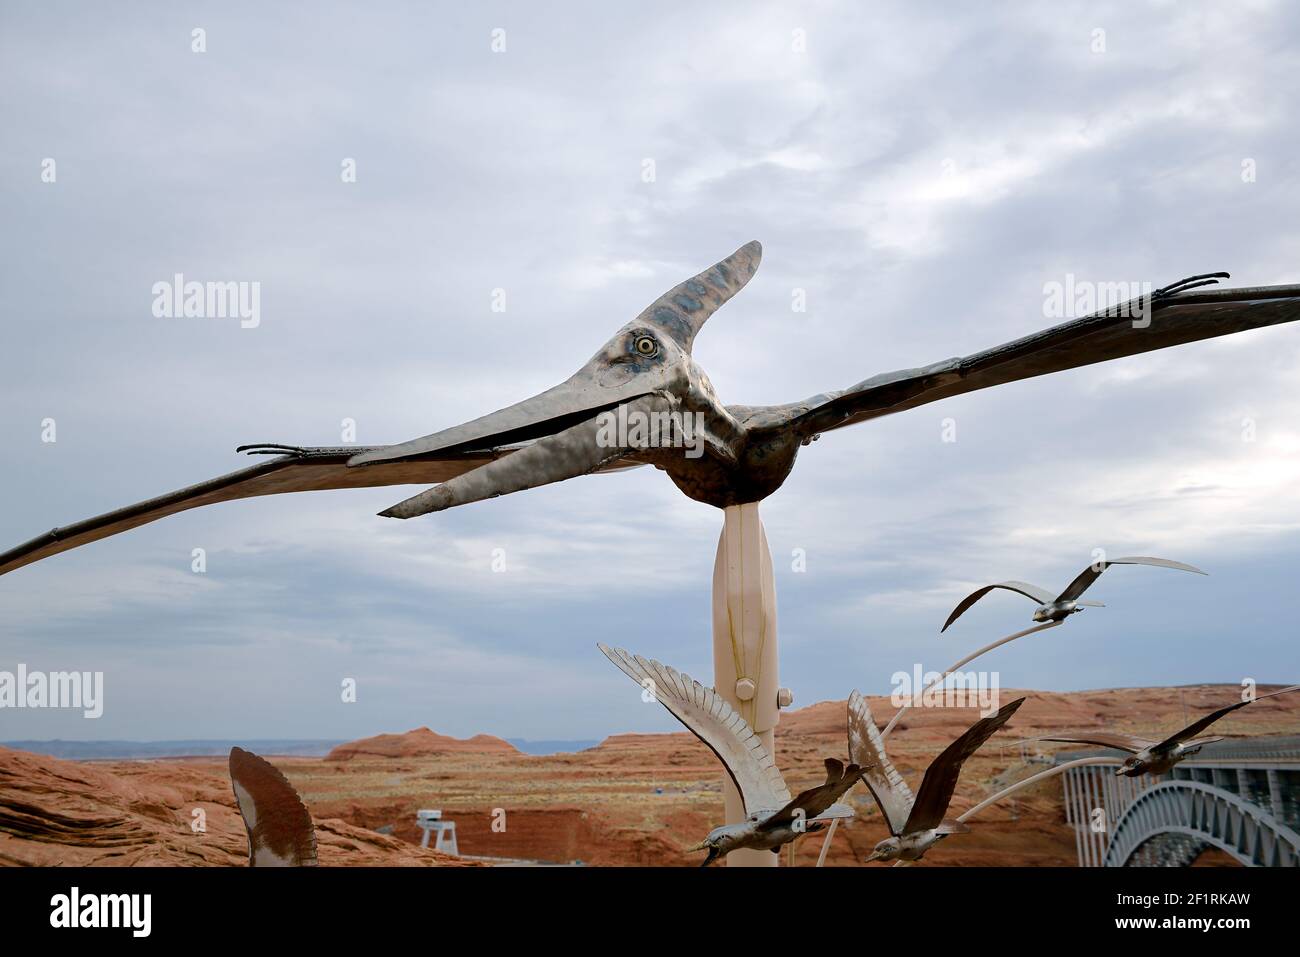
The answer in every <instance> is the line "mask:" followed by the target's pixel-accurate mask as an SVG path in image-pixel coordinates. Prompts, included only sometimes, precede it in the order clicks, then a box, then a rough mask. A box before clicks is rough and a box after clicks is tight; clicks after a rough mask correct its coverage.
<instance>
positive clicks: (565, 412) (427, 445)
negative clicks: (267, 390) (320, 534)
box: [348, 369, 648, 465]
mask: <svg viewBox="0 0 1300 957" xmlns="http://www.w3.org/2000/svg"><path fill="white" fill-rule="evenodd" d="M583 371H584V372H585V369H584V370H583ZM646 391H648V390H647V389H646V387H645V385H644V384H643V383H640V382H637V381H631V382H628V383H625V384H624V385H623V387H621V388H618V387H616V388H605V387H602V386H601V385H600V384H599V383H598V382H597V381H596V380H595V379H593V378H592V377H591V376H589V375H584V374H583V373H582V372H579V373H578V374H577V375H574V376H572V377H570V378H569V379H567V380H565V381H564V382H561V383H560V384H559V385H557V386H553V387H552V388H550V389H547V390H546V391H545V392H539V393H538V394H537V395H535V396H533V397H532V398H529V399H524V400H523V401H522V402H516V403H515V404H514V405H509V406H506V407H505V408H504V409H498V410H497V411H496V412H490V413H488V414H487V415H481V416H479V417H478V418H477V419H473V420H471V421H469V422H464V423H462V424H460V425H455V426H452V427H451V428H449V429H443V430H442V431H441V432H435V433H433V434H432V435H426V436H424V437H423V438H419V439H412V440H411V441H410V442H402V443H400V444H398V445H390V446H386V447H383V448H378V449H372V450H371V451H369V452H361V453H358V454H357V455H354V456H352V458H350V459H348V465H369V464H371V463H374V462H391V461H393V460H395V459H410V458H418V457H420V456H422V455H432V454H434V453H448V452H452V451H454V450H456V449H460V448H463V449H467V450H468V449H485V448H499V447H501V446H506V445H515V444H518V443H520V442H527V441H530V440H532V439H536V438H540V437H542V436H547V435H554V434H556V433H557V432H560V431H562V430H563V429H565V428H567V427H568V426H571V425H573V424H574V423H575V422H580V421H582V420H584V419H588V418H590V417H592V416H594V415H596V414H597V413H599V412H600V411H602V410H603V409H608V408H612V407H614V406H617V405H618V404H619V403H620V402H625V401H627V400H629V399H635V398H638V397H639V396H641V395H643V394H645V392H646Z"/></svg>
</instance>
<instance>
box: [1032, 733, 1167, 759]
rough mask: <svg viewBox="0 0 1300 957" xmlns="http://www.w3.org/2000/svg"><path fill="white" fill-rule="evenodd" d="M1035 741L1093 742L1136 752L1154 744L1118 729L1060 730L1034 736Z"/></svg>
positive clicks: (1104, 746)
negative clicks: (1037, 736) (1054, 732)
mask: <svg viewBox="0 0 1300 957" xmlns="http://www.w3.org/2000/svg"><path fill="white" fill-rule="evenodd" d="M1035 740H1037V741H1059V742H1061V743H1062V744H1095V745H1097V746H1098V747H1100V748H1118V749H1119V750H1121V751H1130V752H1132V753H1133V754H1137V753H1138V752H1139V751H1145V750H1146V749H1147V748H1149V747H1152V746H1154V745H1155V742H1154V741H1152V740H1150V739H1149V738H1139V737H1137V736H1136V735H1132V734H1124V733H1122V732H1120V731H1062V732H1061V733H1059V734H1053V735H1052V736H1051V737H1042V738H1036V739H1035Z"/></svg>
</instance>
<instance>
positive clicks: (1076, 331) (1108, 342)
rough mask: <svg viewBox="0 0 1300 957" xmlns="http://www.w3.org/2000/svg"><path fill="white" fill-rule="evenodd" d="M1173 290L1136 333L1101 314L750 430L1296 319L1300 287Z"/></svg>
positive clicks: (818, 421)
mask: <svg viewBox="0 0 1300 957" xmlns="http://www.w3.org/2000/svg"><path fill="white" fill-rule="evenodd" d="M1220 275H1222V274H1220ZM1177 286H1182V287H1183V288H1184V289H1185V290H1187V291H1182V292H1178V291H1174V292H1170V293H1167V294H1163V295H1162V294H1161V293H1159V292H1158V293H1157V294H1156V296H1155V300H1154V302H1153V303H1152V304H1151V306H1150V312H1149V313H1148V315H1147V318H1149V324H1148V325H1146V326H1145V327H1144V328H1143V327H1135V325H1134V318H1133V314H1132V312H1126V311H1125V310H1124V309H1122V308H1121V309H1108V310H1103V311H1101V312H1098V313H1095V314H1093V315H1091V316H1087V317H1085V318H1082V319H1076V320H1074V321H1072V322H1065V323H1061V324H1060V325H1057V326H1053V327H1052V328H1050V329H1044V330H1042V331H1041V332H1035V333H1032V334H1031V335H1028V336H1025V337H1024V338H1022V339H1016V340H1014V341H1012V342H1008V343H1005V344H1003V345H1000V346H994V347H993V348H991V349H986V350H984V351H983V352H976V353H974V354H972V355H969V356H966V357H964V358H953V359H946V360H944V361H943V362H936V363H934V364H932V365H928V366H922V367H920V368H916V369H902V370H899V371H897V372H887V373H883V374H881V375H876V376H872V377H871V378H870V379H867V380H865V381H863V382H860V383H858V384H857V385H855V386H851V387H849V388H848V389H844V390H842V391H838V392H827V393H822V394H821V395H816V396H813V397H812V398H810V399H807V400H805V401H803V402H796V403H791V404H789V405H784V406H772V407H769V408H767V409H765V410H763V411H764V414H763V416H762V417H761V420H760V421H759V422H756V427H757V428H758V429H759V430H764V429H771V430H776V431H786V430H788V429H794V430H796V432H797V433H798V434H800V435H802V436H810V435H814V434H816V433H819V432H826V431H829V430H831V429H838V428H842V427H843V426H846V425H853V424H854V423H857V422H865V421H867V420H868V419H874V418H878V417H880V416H883V415H890V414H892V413H895V412H902V411H904V410H906V409H912V408H915V407H916V406H919V405H924V404H926V403H928V402H937V401H938V400H940V399H947V398H949V397H951V396H955V395H962V394H964V393H967V392H974V391H976V390H978V389H987V388H989V387H991V386H996V385H1002V384H1004V383H1007V382H1016V381H1018V380H1021V379H1031V378H1034V377H1035V376H1040V375H1047V374H1048V373H1051V372H1062V371H1065V370H1066V369H1076V368H1078V367H1080V366H1086V365H1092V364H1093V363H1095V362H1106V361H1108V360H1110V359H1119V358H1123V357H1124V356H1132V355H1138V354H1140V353H1143V352H1151V351H1153V350H1155V349H1164V348H1167V347H1169V346H1176V345H1182V344H1184V343H1188V342H1197V341H1200V340H1202V339H1213V338H1215V337H1217V336H1226V335H1230V334H1232V333H1235V332H1244V331H1245V330H1248V329H1258V328H1262V327H1264V326H1272V325H1277V324H1279V323H1284V322H1293V321H1295V320H1296V319H1300V285H1288V286H1256V287H1253V288H1242V289H1204V288H1196V289H1192V288H1190V286H1191V284H1190V283H1187V282H1184V283H1178V284H1175V286H1173V287H1169V288H1170V289H1171V290H1173V289H1175V287H1177Z"/></svg>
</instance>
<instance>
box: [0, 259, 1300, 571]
mask: <svg viewBox="0 0 1300 957" xmlns="http://www.w3.org/2000/svg"><path fill="white" fill-rule="evenodd" d="M760 256H761V248H760V246H759V244H758V243H757V242H752V243H749V244H747V245H745V246H742V247H741V248H740V249H738V250H737V251H736V252H734V253H732V254H731V255H730V256H728V257H727V258H726V259H724V260H722V261H721V262H719V263H717V264H716V265H714V266H712V267H710V268H709V269H706V270H705V271H704V272H702V273H700V274H699V275H697V276H695V277H694V278H691V279H688V280H686V281H685V282H684V283H682V284H681V285H679V286H677V287H675V288H673V289H671V290H669V291H668V292H667V293H665V294H664V295H663V296H661V297H660V298H659V299H657V300H655V302H653V303H651V304H650V305H649V306H648V307H647V308H646V309H645V310H644V311H643V312H642V313H641V314H640V315H639V316H637V317H636V318H635V319H633V320H632V321H631V322H630V323H628V324H627V325H625V326H624V327H623V328H622V329H620V330H619V331H618V332H617V333H616V334H615V335H614V337H613V338H612V339H610V340H609V341H608V342H607V343H606V344H605V345H604V346H602V347H601V349H600V351H598V352H597V353H596V354H595V355H594V356H593V357H592V358H591V359H590V360H589V361H588V362H587V364H586V365H584V366H583V367H582V368H581V369H579V370H578V371H577V372H576V373H574V374H573V375H572V376H570V377H569V378H568V379H567V380H565V381H564V382H562V383H560V384H559V385H557V386H555V387H553V388H551V389H548V390H547V391H545V392H542V393H541V394H539V395H536V396H534V397H533V398H531V399H525V400H524V401H522V402H519V403H518V404H516V405H512V406H508V407H507V408H504V409H501V410H500V411H498V412H493V413H491V414H490V415H485V416H482V417H481V418H478V419H474V420H473V421H471V422H466V423H464V424H462V425H457V426H454V427H452V428H449V429H445V430H443V431H441V432H435V433H433V434H431V435H427V436H425V437H424V438H420V439H415V440H413V441H410V442H404V443H401V444H399V445H388V446H377V447H369V448H357V447H355V446H352V447H343V448H302V447H299V446H289V445H275V444H262V445H252V446H242V447H241V450H243V451H247V452H250V453H254V454H266V455H271V456H273V457H272V458H271V459H270V460H269V461H266V462H262V463H260V464H258V465H254V466H252V467H250V468H246V469H243V470H241V471H238V472H232V473H230V474H228V475H224V476H222V477H220V478H216V479H212V480H210V481H207V482H202V483H200V484H198V485H193V486H190V487H189V488H185V489H181V490H179V491H176V492H172V493H169V494H167V495H162V496H160V497H158V498H154V499H150V500H148V501H145V502H141V503H139V504H137V505H132V506H128V507H126V508H122V509H118V510H117V511H114V512H109V513H107V514H105V515H101V516H98V517H97V518H91V519H88V520H86V521H82V522H78V523H76V524H74V525H70V526H66V527H62V528H55V529H53V530H51V531H49V532H46V533H45V534H43V535H40V536H38V537H36V538H34V539H32V540H31V541H29V542H26V543H25V544H23V545H19V546H18V547H16V548H14V549H11V550H10V551H8V552H5V553H3V554H0V574H4V573H5V572H10V571H13V570H14V569H16V568H20V567H22V566H23V565H27V564H30V563H31V562H35V561H39V560H40V559H42V558H46V557H48V556H50V555H54V554H57V553H59V552H62V551H66V550H68V549H70V548H76V547H77V546H79V545H84V544H86V543H87V542H93V541H96V540H98V539H101V538H105V537H108V536H110V535H116V534H117V533H119V532H123V531H126V530H128V529H131V528H135V527H137V526H139V525H143V524H146V523H147V522H152V521H154V520H156V519H159V518H162V517H164V516H166V515H171V514H174V513H176V512H180V511H183V510H185V509H190V508H195V507H197V506H200V505H210V504H213V503H216V502H225V501H231V500H234V499H241V498H250V497H253V496H257V495H272V494H276V493H280V492H304V491H311V490H315V489H333V488H360V487H367V486H381V485H410V484H426V485H427V484H431V483H438V484H436V485H434V487H432V488H430V489H428V490H427V491H424V492H421V493H420V494H418V495H416V496H414V497H411V498H408V499H406V500H405V501H402V502H400V503H398V504H397V505H394V506H393V507H392V508H390V509H387V510H386V511H384V512H383V513H382V514H384V515H388V516H393V517H397V518H410V517H412V516H415V515H421V514H424V513H426V512H436V511H439V510H442V509H445V508H450V507H452V506H456V505H463V504H465V503H467V502H476V501H479V500H481V499H486V498H493V497H495V496H498V495H505V494H508V493H510V492H517V491H520V490H522V489H527V488H533V487H535V486H539V485H547V484H550V483H552V482H559V481H562V480H564V479H568V478H572V477H574V476H578V475H584V474H587V473H590V472H599V471H609V470H614V469H619V468H624V467H629V466H634V465H641V464H651V465H654V466H656V467H658V468H660V469H662V470H664V471H665V472H667V474H668V476H669V477H670V478H671V479H672V480H673V482H674V483H676V485H677V487H678V488H680V489H681V490H682V491H683V492H684V493H685V494H687V495H688V496H690V497H691V498H693V499H695V500H697V501H700V502H705V503H707V504H709V505H714V506H717V507H719V508H725V507H727V506H730V505H743V504H746V503H752V502H758V501H761V500H762V499H764V498H766V497H767V496H769V495H771V494H772V493H773V492H775V491H776V490H777V489H778V488H780V487H781V484H782V483H783V482H784V481H785V478H786V476H787V475H788V474H789V472H790V469H791V468H792V467H793V465H794V461H795V456H796V454H797V453H798V450H799V447H800V446H801V445H804V444H807V443H808V442H809V441H811V440H812V439H813V438H815V437H816V436H817V435H819V434H820V433H822V432H827V431H830V430H832V429H838V428H841V427H843V426H846V425H853V424H854V423H857V422H865V421H867V420H869V419H874V418H878V417H880V416H883V415H889V414H891V413H894V412H901V411H903V410H905V409H911V408H915V407H916V406H919V405H924V404H926V403H928V402H936V401H938V400H940V399H946V398H949V397H951V396H955V395H961V394H963V393H966V392H973V391H975V390H977V389H986V388H989V387H990V386H995V385H1001V384H1003V383H1007V382H1014V381H1017V380H1019V379H1028V378H1032V377H1034V376H1040V375H1045V374H1047V373H1050V372H1060V371H1063V370H1066V369H1074V368H1078V367H1079V366H1085V365H1089V364H1091V363H1095V362H1103V361H1106V360H1109V359H1118V358H1121V357H1123V356H1130V355H1136V354H1138V353H1142V352H1149V351H1151V350H1153V349H1163V348H1165V347H1167V346H1174V345H1180V344H1183V343H1188V342H1196V341H1198V340H1201V339H1210V338H1214V337H1216V336H1223V335H1228V334H1230V333H1235V332H1242V331H1245V330H1248V329H1257V328H1260V327H1263V326H1271V325H1276V324H1278V323H1283V322H1291V321H1294V320H1295V319H1297V318H1300V285H1290V286H1263V287H1254V288H1243V289H1207V288H1204V286H1205V284H1207V283H1210V282H1213V281H1214V280H1215V279H1216V278H1218V277H1221V276H1224V275H1226V274H1224V273H1216V274H1213V275H1211V276H1198V277H1193V278H1192V279H1189V280H1184V281H1183V282H1181V283H1176V284H1174V285H1172V286H1167V287H1165V288H1164V289H1160V290H1157V291H1156V292H1155V293H1153V294H1152V295H1151V296H1150V298H1149V300H1146V301H1139V302H1136V303H1130V304H1126V305H1125V306H1123V307H1118V308H1113V309H1107V310H1104V311H1102V312H1099V313H1096V314H1094V315H1091V316H1088V317H1086V318H1083V319H1077V320H1074V321H1071V322H1066V323H1063V324H1061V325H1058V326H1055V327H1053V328H1050V329H1046V330H1043V331H1041V332H1036V333H1033V334H1031V335H1028V336H1025V337H1024V338H1021V339H1016V340H1015V341H1013V342H1009V343H1006V344H1005V345H1000V346H995V347H993V348H991V349H987V350H985V351H983V352H977V353H974V354H973V355H969V356H966V357H964V358H953V359H945V360H943V361H941V362H936V363H934V364H932V365H928V366H921V367H919V368H915V369H903V370H900V371H897V372H887V373H883V374H881V375H876V376H873V377H871V378H869V379H866V380H865V381H863V382H860V383H858V384H857V385H855V386H852V387H850V388H848V389H844V390H842V391H838V392H826V393H822V394H820V395H815V396H813V397H811V398H809V399H806V400H804V401H802V402H794V403H789V404H786V405H775V406H744V405H731V406H723V405H722V404H721V403H720V402H719V401H718V399H717V397H716V396H715V394H714V391H713V387H712V385H710V383H709V380H708V377H707V376H706V375H705V374H704V371H703V370H702V369H701V368H700V367H699V366H698V365H696V363H695V361H694V360H693V359H692V357H691V347H692V344H693V343H694V341H695V336H696V334H697V333H699V331H700V329H701V328H702V327H703V326H704V323H705V321H706V320H707V319H708V318H709V317H710V316H711V315H712V314H713V313H714V312H715V311H716V310H717V309H718V308H719V307H720V306H721V305H722V304H723V303H725V302H726V301H727V300H728V299H730V298H731V297H732V296H733V295H735V294H736V293H737V292H739V291H740V289H741V288H743V287H744V285H745V284H746V283H747V282H748V281H749V279H750V277H751V276H753V274H754V271H755V270H756V269H757V268H758V263H759V259H760ZM1135 315H1139V316H1141V318H1139V319H1136V320H1135V319H1134V318H1133V317H1134V316H1135ZM687 413H689V415H687ZM611 416H613V417H615V418H617V419H618V421H620V422H622V421H626V420H628V419H629V418H635V417H642V418H648V419H650V420H652V421H654V422H666V423H669V424H668V426H667V427H666V429H661V430H653V429H652V430H650V431H649V433H646V432H644V431H643V430H639V429H638V430H632V429H627V430H622V429H619V430H613V436H612V438H611V430H610V429H609V423H610V421H611ZM687 439H689V440H690V441H689V443H687V442H685V440H687ZM684 445H686V446H687V447H686V448H684V447H683V446H684ZM696 447H698V448H700V449H701V450H702V454H699V455H695V454H694V451H693V449H694V448H696Z"/></svg>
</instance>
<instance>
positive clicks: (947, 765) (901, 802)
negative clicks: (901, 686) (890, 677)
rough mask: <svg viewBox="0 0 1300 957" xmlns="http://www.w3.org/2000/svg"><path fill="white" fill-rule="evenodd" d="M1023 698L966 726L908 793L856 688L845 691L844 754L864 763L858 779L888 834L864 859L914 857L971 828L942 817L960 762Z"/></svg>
mask: <svg viewBox="0 0 1300 957" xmlns="http://www.w3.org/2000/svg"><path fill="white" fill-rule="evenodd" d="M1024 703H1025V699H1024V698H1017V699H1016V700H1015V701H1012V702H1011V703H1010V704H1007V705H1004V706H1003V707H1002V708H1001V709H999V710H998V712H997V714H993V715H990V716H989V717H987V718H981V719H980V720H979V721H976V722H975V723H974V724H973V725H971V726H970V728H968V729H967V730H966V731H965V732H964V733H963V734H962V735H961V737H959V738H958V739H957V740H956V741H954V742H953V743H952V744H950V745H948V747H946V748H944V750H943V753H942V754H940V755H939V756H938V757H937V758H935V759H934V760H933V761H931V762H930V766H929V767H928V768H926V769H925V777H924V778H922V779H921V790H920V791H919V792H917V794H916V796H915V797H913V796H912V789H911V788H909V787H908V786H907V782H906V781H904V780H903V776H902V775H901V774H899V773H898V770H897V769H896V768H895V767H894V765H893V762H891V761H890V760H889V756H888V755H887V754H885V742H884V739H883V738H882V737H881V736H880V731H879V730H878V729H877V728H876V722H875V719H874V718H872V717H871V709H870V708H869V707H868V705H867V702H866V699H865V698H863V697H862V695H861V694H859V693H858V692H857V691H854V692H853V694H851V695H849V757H850V758H851V759H852V760H854V761H857V762H859V763H864V766H865V767H867V770H866V771H865V772H864V773H863V777H862V780H863V781H865V782H866V785H867V788H868V789H869V790H870V791H871V795H872V797H874V798H875V799H876V803H877V804H878V805H880V813H881V814H883V815H884V817H885V823H886V824H887V825H888V826H889V833H890V836H889V837H887V838H885V839H884V840H883V841H881V842H880V843H878V844H877V845H876V848H875V850H874V851H872V852H871V855H870V856H869V857H868V858H867V861H868V862H870V861H899V862H909V863H910V862H914V861H919V860H920V859H921V858H922V857H924V856H925V852H926V851H928V850H929V849H930V848H932V847H933V846H934V845H935V844H937V843H939V841H941V840H943V838H945V837H947V836H948V835H949V834H961V833H964V832H965V831H969V830H970V828H969V827H967V826H966V825H965V824H964V823H963V822H961V821H957V820H952V819H950V818H948V817H947V814H948V805H949V803H950V802H951V801H952V794H953V791H955V790H956V789H957V778H958V777H959V776H960V775H961V768H962V765H963V764H965V763H966V759H967V758H969V757H970V756H971V755H972V754H974V753H975V752H976V751H978V750H979V749H980V747H981V746H982V745H983V744H984V742H985V741H987V740H988V739H989V738H991V737H993V735H994V734H995V733H996V732H997V731H998V729H999V728H1001V727H1002V726H1003V725H1004V724H1006V723H1007V721H1009V720H1010V719H1011V716H1012V715H1013V714H1015V713H1016V709H1018V708H1019V707H1020V706H1021V705H1022V704H1024Z"/></svg>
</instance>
